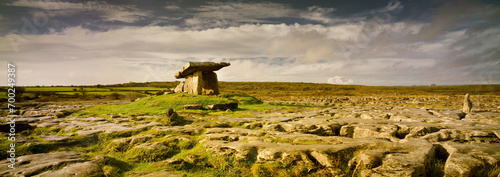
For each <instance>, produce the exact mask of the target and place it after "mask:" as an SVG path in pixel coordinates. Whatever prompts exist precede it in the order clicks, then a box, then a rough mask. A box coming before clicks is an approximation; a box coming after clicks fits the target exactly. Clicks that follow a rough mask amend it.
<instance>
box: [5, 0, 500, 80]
mask: <svg viewBox="0 0 500 177" xmlns="http://www.w3.org/2000/svg"><path fill="white" fill-rule="evenodd" d="M499 46H500V2H499V1H497V0H483V1H478V0H471V1H467V0H457V1H451V0H422V1H420V0H399V1H398V0H370V1H361V0H359V1H355V0H350V1H344V2H339V1H303V0H293V1H292V0H279V1H247V0H216V1H205V0H166V1H165V0H163V1H160V0H158V1H152V0H151V1H140V0H106V1H102V0H91V1H82V0H43V1H33V0H2V1H0V60H1V61H2V65H4V68H6V67H5V66H6V65H7V62H11V63H14V64H16V66H17V69H18V72H17V80H18V82H17V84H18V85H90V84H92V85H93V84H110V83H124V82H148V81H174V80H175V78H174V73H175V72H176V71H178V70H179V69H180V68H181V67H182V66H183V65H184V64H186V62H189V61H214V62H221V61H224V62H230V63H231V66H229V67H227V68H223V69H221V70H220V71H218V72H217V73H218V77H219V80H220V81H279V82H314V83H331V84H358V85H429V84H432V83H435V84H438V85H450V84H500V47H499ZM6 75H7V72H6V71H5V70H4V72H1V73H0V77H1V78H2V79H3V80H1V82H2V83H1V84H0V85H6V82H7V81H6V79H5V78H6V77H7V76H6Z"/></svg>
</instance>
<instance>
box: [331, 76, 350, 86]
mask: <svg viewBox="0 0 500 177" xmlns="http://www.w3.org/2000/svg"><path fill="white" fill-rule="evenodd" d="M327 82H328V83H330V84H339V85H348V84H353V83H354V81H353V80H352V79H346V78H345V76H333V77H330V78H328V80H327Z"/></svg>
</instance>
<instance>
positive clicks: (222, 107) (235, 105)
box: [207, 103, 238, 110]
mask: <svg viewBox="0 0 500 177" xmlns="http://www.w3.org/2000/svg"><path fill="white" fill-rule="evenodd" d="M236 108H238V103H226V104H212V105H208V106H207V109H210V110H227V109H236Z"/></svg>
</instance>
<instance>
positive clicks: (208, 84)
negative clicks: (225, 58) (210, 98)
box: [175, 62, 230, 95]
mask: <svg viewBox="0 0 500 177" xmlns="http://www.w3.org/2000/svg"><path fill="white" fill-rule="evenodd" d="M229 65H230V64H229V63H225V62H221V63H214V62H189V63H188V64H186V65H185V66H184V67H182V69H181V71H179V72H177V73H175V78H177V79H180V78H186V80H185V81H184V83H182V82H181V83H180V84H179V85H178V86H177V87H176V89H175V92H187V93H190V94H197V95H217V94H219V85H218V83H217V82H218V81H217V74H215V73H214V71H217V70H219V69H221V68H223V67H226V66H229ZM181 84H182V85H181Z"/></svg>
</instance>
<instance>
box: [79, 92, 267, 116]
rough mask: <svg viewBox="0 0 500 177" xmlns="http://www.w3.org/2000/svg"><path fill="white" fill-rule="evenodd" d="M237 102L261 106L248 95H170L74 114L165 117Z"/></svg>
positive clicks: (99, 107)
mask: <svg viewBox="0 0 500 177" xmlns="http://www.w3.org/2000/svg"><path fill="white" fill-rule="evenodd" d="M232 102H237V103H239V104H240V105H242V104H260V103H262V102H261V101H260V100H258V99H256V98H254V97H251V96H246V95H221V96H207V95H192V94H184V93H176V94H169V95H161V96H153V97H145V98H142V99H140V100H138V101H135V102H132V103H129V104H121V105H96V106H90V107H87V108H86V109H82V110H79V111H76V112H75V113H73V115H74V116H80V117H87V116H101V115H103V114H114V115H119V114H120V115H126V116H133V115H164V114H165V112H166V111H167V110H168V108H173V109H174V110H182V109H183V106H184V105H187V104H201V105H202V106H203V107H206V106H207V105H211V104H225V103H232Z"/></svg>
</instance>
